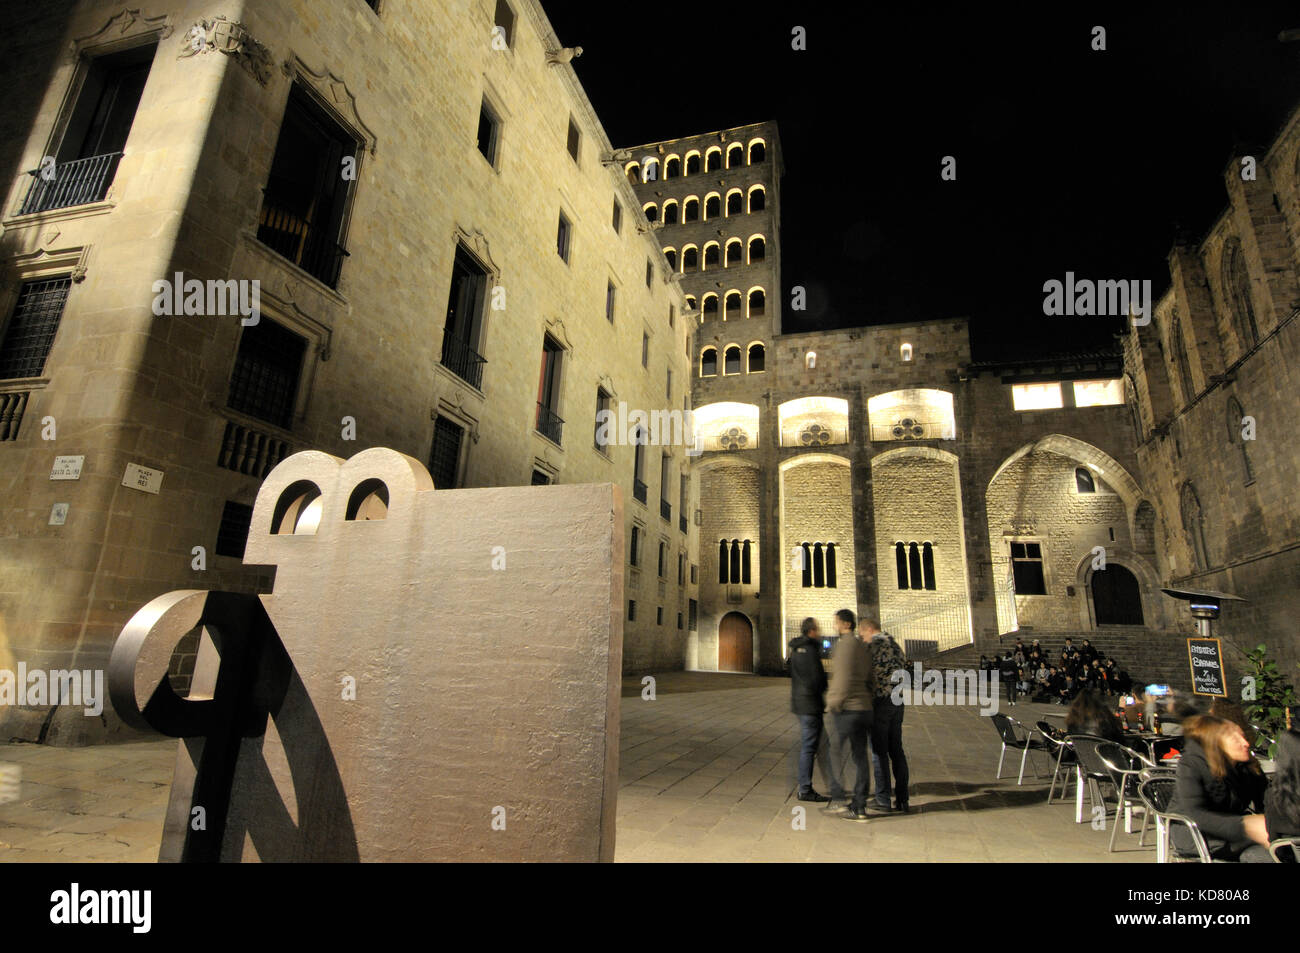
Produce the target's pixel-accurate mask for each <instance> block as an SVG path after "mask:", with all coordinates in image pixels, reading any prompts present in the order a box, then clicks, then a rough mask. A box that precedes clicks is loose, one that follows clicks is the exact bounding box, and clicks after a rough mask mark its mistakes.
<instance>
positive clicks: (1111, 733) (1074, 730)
mask: <svg viewBox="0 0 1300 953" xmlns="http://www.w3.org/2000/svg"><path fill="white" fill-rule="evenodd" d="M1065 733H1066V734H1067V735H1094V736H1096V737H1098V738H1105V739H1106V740H1107V741H1118V742H1119V743H1120V744H1123V743H1124V732H1122V731H1120V727H1119V722H1118V721H1116V719H1115V716H1114V714H1112V713H1111V710H1110V706H1108V705H1107V704H1106V703H1105V702H1103V701H1102V700H1101V698H1100V696H1098V694H1097V693H1096V692H1093V691H1083V692H1080V693H1079V696H1078V697H1077V698H1076V699H1075V700H1074V701H1073V702H1072V703H1071V705H1070V710H1069V712H1067V713H1066V715H1065Z"/></svg>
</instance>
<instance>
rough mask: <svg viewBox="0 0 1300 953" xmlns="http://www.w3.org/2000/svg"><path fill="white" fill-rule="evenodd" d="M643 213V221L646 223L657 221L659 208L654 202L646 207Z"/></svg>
mask: <svg viewBox="0 0 1300 953" xmlns="http://www.w3.org/2000/svg"><path fill="white" fill-rule="evenodd" d="M643 211H644V212H645V219H646V221H647V222H657V221H659V206H657V205H655V204H654V202H651V203H650V204H649V205H647V206H646V207H645V209H643Z"/></svg>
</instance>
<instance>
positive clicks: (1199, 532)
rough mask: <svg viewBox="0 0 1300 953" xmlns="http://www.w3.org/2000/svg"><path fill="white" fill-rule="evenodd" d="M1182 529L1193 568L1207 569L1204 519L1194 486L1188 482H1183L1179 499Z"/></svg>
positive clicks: (1208, 561)
mask: <svg viewBox="0 0 1300 953" xmlns="http://www.w3.org/2000/svg"><path fill="white" fill-rule="evenodd" d="M1179 508H1180V510H1181V511H1182V519H1183V531H1184V532H1185V533H1186V534H1187V542H1188V547H1189V548H1190V549H1191V551H1192V558H1193V560H1194V562H1195V566H1194V567H1193V568H1195V569H1208V568H1209V565H1210V560H1209V553H1208V551H1207V549H1206V546H1205V520H1204V518H1203V515H1202V513H1201V501H1200V498H1199V497H1197V495H1196V487H1194V486H1193V485H1192V484H1191V483H1190V482H1188V483H1184V484H1183V490H1182V494H1181V500H1180V507H1179Z"/></svg>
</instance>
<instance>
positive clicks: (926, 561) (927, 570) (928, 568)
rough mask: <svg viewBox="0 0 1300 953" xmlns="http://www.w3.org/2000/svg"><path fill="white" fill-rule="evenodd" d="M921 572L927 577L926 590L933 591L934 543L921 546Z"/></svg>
mask: <svg viewBox="0 0 1300 953" xmlns="http://www.w3.org/2000/svg"><path fill="white" fill-rule="evenodd" d="M921 572H922V573H924V575H925V588H927V589H931V590H933V589H934V588H935V581H934V545H933V544H932V543H923V544H921Z"/></svg>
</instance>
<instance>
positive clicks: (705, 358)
mask: <svg viewBox="0 0 1300 953" xmlns="http://www.w3.org/2000/svg"><path fill="white" fill-rule="evenodd" d="M717 373H718V350H717V348H712V347H706V348H705V349H704V350H703V351H701V352H700V376H701V377H714V376H716V375H717Z"/></svg>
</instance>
